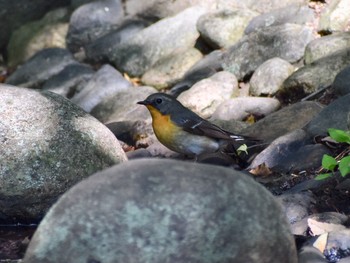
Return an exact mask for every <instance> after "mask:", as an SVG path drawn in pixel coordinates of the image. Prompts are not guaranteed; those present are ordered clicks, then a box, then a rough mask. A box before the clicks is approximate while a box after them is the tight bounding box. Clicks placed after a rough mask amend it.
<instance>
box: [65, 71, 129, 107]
mask: <svg viewBox="0 0 350 263" xmlns="http://www.w3.org/2000/svg"><path fill="white" fill-rule="evenodd" d="M130 87H131V83H130V82H129V81H127V80H126V79H125V78H124V77H123V76H122V74H120V73H119V72H118V71H117V70H116V69H114V68H113V67H112V66H110V65H104V66H102V67H101V68H100V69H99V70H98V71H97V72H96V73H95V74H94V76H93V77H92V78H91V79H90V81H89V82H88V83H87V84H86V87H85V88H84V89H83V90H81V91H80V92H79V93H77V94H76V95H75V96H74V97H72V99H71V100H72V102H74V103H76V104H77V105H79V106H80V107H82V108H83V109H84V110H85V111H87V112H90V111H91V110H92V109H93V108H94V107H96V106H97V105H98V104H99V103H101V101H103V100H104V99H106V98H108V97H110V96H113V95H115V94H117V93H119V92H122V91H126V90H128V89H129V88H130Z"/></svg>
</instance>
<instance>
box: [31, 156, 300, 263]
mask: <svg viewBox="0 0 350 263" xmlns="http://www.w3.org/2000/svg"><path fill="white" fill-rule="evenodd" d="M289 231H290V230H289V224H288V223H287V222H286V220H285V217H284V214H283V212H281V207H280V205H279V204H278V203H277V201H276V200H275V199H274V197H273V196H272V195H271V194H270V193H269V192H268V191H267V190H266V189H265V188H264V187H262V186H261V185H259V184H258V183H256V182H255V181H254V180H252V179H251V178H250V177H248V176H247V175H245V174H244V173H241V172H239V171H234V170H232V169H228V168H224V167H219V166H213V165H206V164H198V163H190V162H183V161H176V160H164V159H163V160H161V159H142V160H135V161H129V162H127V163H124V164H121V165H116V166H114V167H112V168H110V169H107V170H104V171H102V172H100V173H97V174H95V175H93V176H91V177H90V178H89V179H87V180H85V181H83V182H81V183H79V184H77V185H76V186H74V187H73V188H72V189H71V190H70V191H69V192H67V193H66V194H65V195H64V196H62V198H61V199H60V200H59V201H58V202H57V203H56V205H54V206H53V207H52V209H51V210H50V211H49V213H48V214H47V216H46V217H45V218H44V220H43V221H42V223H41V224H40V226H39V228H38V229H37V231H36V233H35V234H34V236H33V238H32V240H31V243H30V245H29V248H28V250H27V252H26V255H25V258H24V263H34V262H35V263H41V262H45V263H47V262H55V263H59V262H62V263H63V262H65V263H66V262H73V261H74V262H75V263H86V262H123V263H131V262H138V263H150V262H152V263H164V262H171V263H180V262H181V263H184V262H191V263H209V262H210V263H224V262H225V263H227V262H250V263H252V262H259V263H264V262H266V263H270V262H287V263H289V262H290V263H295V262H297V261H296V251H295V246H294V240H293V237H292V235H291V234H290V232H289Z"/></svg>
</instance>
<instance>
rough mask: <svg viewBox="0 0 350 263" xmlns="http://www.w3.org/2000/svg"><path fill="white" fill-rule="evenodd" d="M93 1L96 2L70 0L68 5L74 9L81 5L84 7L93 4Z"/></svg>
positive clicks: (90, 0) (91, 0)
mask: <svg viewBox="0 0 350 263" xmlns="http://www.w3.org/2000/svg"><path fill="white" fill-rule="evenodd" d="M94 1H96V0H71V1H70V5H71V7H72V9H76V8H78V7H79V6H81V5H85V4H88V3H91V2H94Z"/></svg>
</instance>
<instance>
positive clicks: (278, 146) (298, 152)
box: [250, 129, 330, 173]
mask: <svg viewBox="0 0 350 263" xmlns="http://www.w3.org/2000/svg"><path fill="white" fill-rule="evenodd" d="M308 139H309V136H308V134H307V133H306V132H305V131H304V130H301V129H298V130H295V131H292V132H290V133H288V134H286V135H283V136H281V137H279V138H277V139H276V140H274V141H273V142H272V143H271V144H270V145H269V146H268V147H267V148H266V149H265V150H263V151H262V152H261V153H259V154H258V155H257V156H256V157H255V159H254V161H253V162H252V163H251V165H250V166H251V167H252V168H255V167H258V166H259V165H261V164H265V165H266V166H267V167H269V168H274V169H277V170H278V171H281V172H284V173H287V172H292V171H302V170H307V169H311V168H318V167H320V166H321V160H322V157H323V155H324V154H329V153H330V151H329V150H328V148H327V147H326V146H324V145H321V144H316V145H315V144H311V142H310V141H309V140H308Z"/></svg>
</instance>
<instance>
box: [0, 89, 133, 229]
mask: <svg viewBox="0 0 350 263" xmlns="http://www.w3.org/2000/svg"><path fill="white" fill-rule="evenodd" d="M0 89H1V93H0V104H1V107H0V142H1V148H0V163H1V166H0V185H1V187H0V222H35V221H38V220H39V219H41V218H42V217H43V216H44V214H45V213H46V211H47V210H48V209H49V207H50V206H51V205H52V204H53V203H54V202H55V201H56V200H57V198H58V197H59V196H60V195H61V194H62V193H64V192H65V191H66V190H68V189H69V188H70V187H71V186H72V185H74V184H75V183H77V182H79V181H80V180H82V179H83V178H85V177H88V176H89V175H91V174H93V173H95V172H96V171H99V170H102V169H104V168H106V167H108V166H111V165H113V164H117V163H120V162H123V161H125V160H126V156H125V153H124V152H123V150H122V149H121V147H120V145H119V142H118V140H117V139H116V138H115V137H114V135H113V134H112V133H111V132H110V131H109V130H108V129H107V128H106V127H105V126H104V125H102V124H101V123H100V122H98V121H97V120H96V119H95V118H93V117H91V116H90V115H88V114H87V113H85V112H84V111H82V110H81V109H80V108H79V107H77V106H76V105H74V104H72V103H70V102H69V101H68V100H66V99H64V98H63V97H61V96H59V95H56V94H54V93H51V92H42V93H40V92H39V91H35V90H29V89H25V88H17V87H14V86H9V85H3V84H2V85H0Z"/></svg>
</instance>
